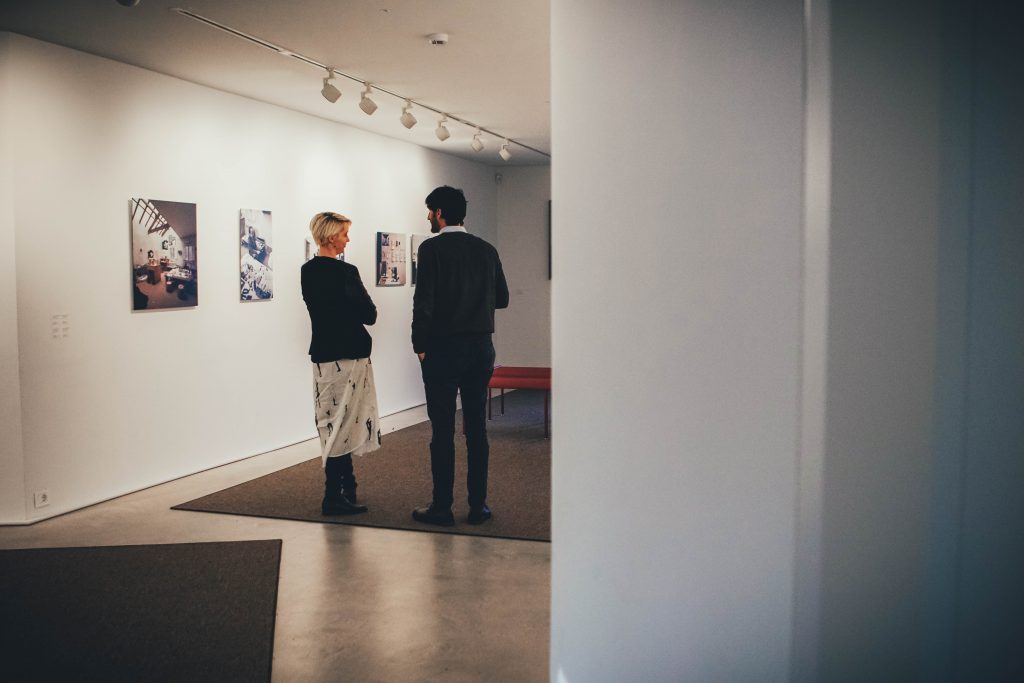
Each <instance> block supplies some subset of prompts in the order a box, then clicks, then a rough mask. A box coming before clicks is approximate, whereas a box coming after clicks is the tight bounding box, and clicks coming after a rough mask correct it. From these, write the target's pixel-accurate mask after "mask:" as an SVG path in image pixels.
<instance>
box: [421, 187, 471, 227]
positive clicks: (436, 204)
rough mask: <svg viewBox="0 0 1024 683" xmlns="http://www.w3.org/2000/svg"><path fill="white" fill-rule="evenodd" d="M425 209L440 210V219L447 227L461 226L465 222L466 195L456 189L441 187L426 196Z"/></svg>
mask: <svg viewBox="0 0 1024 683" xmlns="http://www.w3.org/2000/svg"><path fill="white" fill-rule="evenodd" d="M427 208H428V209H430V210H431V211H436V210H437V209H441V218H443V219H444V222H445V223H447V224H448V225H462V222H463V221H464V220H466V195H465V194H463V193H462V190H460V189H458V188H456V187H450V186H448V185H442V186H441V187H439V188H437V189H436V190H434V191H433V192H431V193H430V194H428V195H427Z"/></svg>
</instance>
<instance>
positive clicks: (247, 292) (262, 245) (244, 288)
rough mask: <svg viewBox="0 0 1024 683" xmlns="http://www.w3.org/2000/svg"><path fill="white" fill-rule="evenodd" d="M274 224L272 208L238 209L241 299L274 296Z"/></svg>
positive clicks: (261, 299) (257, 299)
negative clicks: (272, 230)
mask: <svg viewBox="0 0 1024 683" xmlns="http://www.w3.org/2000/svg"><path fill="white" fill-rule="evenodd" d="M271 226H272V220H271V215H270V212H269V211H262V210H260V209H241V210H239V212H238V236H239V238H240V241H241V247H240V251H239V269H238V274H239V300H240V301H269V300H270V299H273V298H274V266H273V257H272V253H273V251H274V248H273V247H272V246H271V242H272V237H271V235H272V233H271Z"/></svg>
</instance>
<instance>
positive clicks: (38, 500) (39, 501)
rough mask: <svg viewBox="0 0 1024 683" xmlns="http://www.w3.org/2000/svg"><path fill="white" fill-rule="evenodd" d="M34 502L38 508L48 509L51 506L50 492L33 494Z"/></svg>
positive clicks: (44, 490) (45, 490) (46, 490)
mask: <svg viewBox="0 0 1024 683" xmlns="http://www.w3.org/2000/svg"><path fill="white" fill-rule="evenodd" d="M32 502H33V503H35V506H36V508H44V507H46V506H47V505H49V504H50V490H49V489H43V490H42V491H36V492H35V493H33V494H32Z"/></svg>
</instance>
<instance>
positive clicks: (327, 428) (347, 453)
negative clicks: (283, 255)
mask: <svg viewBox="0 0 1024 683" xmlns="http://www.w3.org/2000/svg"><path fill="white" fill-rule="evenodd" d="M351 225H352V221H350V220H349V219H348V218H346V217H345V216H342V215H341V214H337V213H331V212H325V213H318V214H317V215H315V216H313V220H311V221H310V222H309V231H310V232H311V233H312V234H313V239H314V240H315V241H316V243H317V244H318V245H319V247H320V249H319V251H318V252H317V255H316V256H314V257H313V258H312V259H311V260H309V261H307V262H306V263H305V264H303V266H302V298H303V299H304V300H305V302H306V308H307V310H309V321H310V323H311V324H312V327H313V338H312V341H311V342H310V344H309V357H310V360H311V361H312V362H313V378H314V379H315V380H316V395H315V402H316V427H317V431H318V432H319V433H320V445H321V448H322V450H321V454H320V455H321V460H322V461H323V465H324V476H325V480H326V482H325V485H324V500H323V503H322V505H321V510H322V512H323V514H325V515H354V514H358V513H360V512H366V506H365V505H359V504H357V503H356V478H355V473H354V471H353V467H352V456H353V454H354V455H363V454H365V453H369V452H370V451H375V450H377V449H378V448H380V427H379V423H378V418H377V389H376V387H375V385H374V382H373V366H372V365H370V348H371V346H372V341H373V340H372V339H371V338H370V335H369V333H368V332H367V331H366V328H365V327H363V326H364V325H372V324H373V323H375V322H376V321H377V307H376V306H374V305H373V301H372V300H371V299H370V295H369V294H367V293H366V288H365V287H363V282H362V280H361V279H360V278H359V270H358V269H357V268H356V267H355V266H354V265H352V264H350V263H345V262H344V261H339V260H338V258H337V257H338V255H339V254H343V253H344V252H345V245H347V244H348V242H349V239H348V230H349V227H350V226H351Z"/></svg>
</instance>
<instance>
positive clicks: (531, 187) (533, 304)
mask: <svg viewBox="0 0 1024 683" xmlns="http://www.w3.org/2000/svg"><path fill="white" fill-rule="evenodd" d="M497 180H498V181H500V182H498V183H497V184H498V226H499V231H498V244H497V246H498V252H499V253H500V255H501V265H502V267H503V268H504V270H505V278H506V279H507V280H508V286H509V295H510V297H511V301H510V304H509V307H508V309H507V310H505V311H502V312H501V313H499V314H498V316H497V320H496V322H495V325H496V328H497V330H496V331H497V334H496V335H495V350H496V351H497V357H498V360H497V361H496V362H498V363H503V364H505V365H529V366H546V367H551V281H550V280H549V279H548V202H549V200H550V199H551V168H550V167H549V166H518V167H509V168H502V169H499V170H498V171H497Z"/></svg>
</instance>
